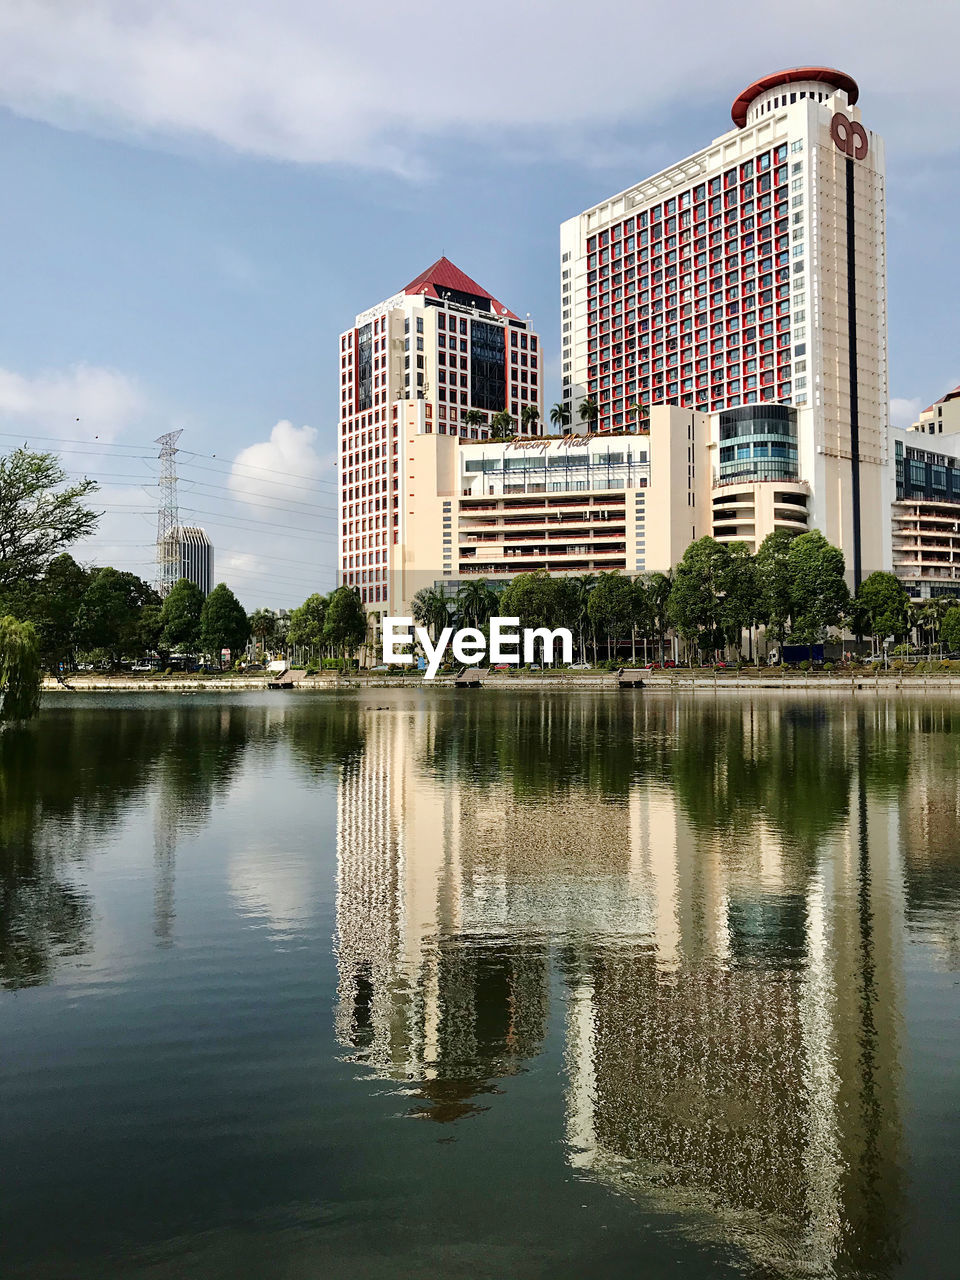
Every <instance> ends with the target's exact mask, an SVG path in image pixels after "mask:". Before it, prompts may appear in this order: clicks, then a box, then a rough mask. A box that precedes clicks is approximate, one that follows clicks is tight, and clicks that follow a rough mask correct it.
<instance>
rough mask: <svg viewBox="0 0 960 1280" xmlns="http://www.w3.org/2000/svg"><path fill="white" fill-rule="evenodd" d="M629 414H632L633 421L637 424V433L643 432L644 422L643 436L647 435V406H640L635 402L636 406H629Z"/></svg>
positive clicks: (648, 427)
mask: <svg viewBox="0 0 960 1280" xmlns="http://www.w3.org/2000/svg"><path fill="white" fill-rule="evenodd" d="M630 412H631V413H632V414H633V417H634V420H635V422H636V424H637V430H638V431H639V432H644V423H645V422H646V432H645V434H648V433H649V431H650V423H649V421H647V417H648V414H649V412H650V407H649V405H645V404H640V402H639V401H637V403H636V404H632V405H631V406H630Z"/></svg>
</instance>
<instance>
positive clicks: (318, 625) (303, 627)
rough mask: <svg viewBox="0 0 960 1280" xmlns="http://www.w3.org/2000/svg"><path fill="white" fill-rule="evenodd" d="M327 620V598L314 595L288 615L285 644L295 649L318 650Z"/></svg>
mask: <svg viewBox="0 0 960 1280" xmlns="http://www.w3.org/2000/svg"><path fill="white" fill-rule="evenodd" d="M326 620H327V597H326V596H321V595H319V594H317V593H314V594H313V595H312V596H308V597H307V599H306V600H304V602H303V604H302V605H301V606H300V608H299V609H294V610H293V612H292V613H291V614H290V623H289V625H288V627H287V644H289V645H296V646H297V648H302V649H309V648H319V647H320V645H322V644H323V628H324V625H325V623H326Z"/></svg>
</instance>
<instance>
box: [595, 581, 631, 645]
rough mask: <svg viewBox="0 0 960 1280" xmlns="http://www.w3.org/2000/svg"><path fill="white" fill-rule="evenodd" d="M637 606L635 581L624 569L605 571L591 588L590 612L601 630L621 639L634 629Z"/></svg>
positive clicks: (616, 638) (608, 635) (615, 639)
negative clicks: (613, 571) (624, 573)
mask: <svg viewBox="0 0 960 1280" xmlns="http://www.w3.org/2000/svg"><path fill="white" fill-rule="evenodd" d="M635 610H636V595H635V592H634V587H633V583H632V582H631V581H630V579H629V578H626V577H624V576H623V574H620V573H601V574H600V576H599V578H598V579H597V582H596V585H595V586H594V588H593V590H592V591H591V592H590V599H589V603H588V605H587V613H588V615H589V617H590V621H591V623H592V624H593V626H594V627H595V628H596V630H597V631H599V632H601V633H603V634H605V635H606V636H607V637H608V641H609V640H614V641H618V640H621V639H622V638H623V637H624V636H625V635H627V634H628V633H629V631H630V628H631V624H632V622H633V618H634V615H635Z"/></svg>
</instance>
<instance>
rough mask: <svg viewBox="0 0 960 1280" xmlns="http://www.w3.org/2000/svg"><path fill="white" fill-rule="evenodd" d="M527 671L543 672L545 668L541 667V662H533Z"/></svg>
mask: <svg viewBox="0 0 960 1280" xmlns="http://www.w3.org/2000/svg"><path fill="white" fill-rule="evenodd" d="M527 670H528V671H542V670H543V667H541V665H540V663H539V662H531V663H530V665H529V667H527Z"/></svg>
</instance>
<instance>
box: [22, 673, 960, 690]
mask: <svg viewBox="0 0 960 1280" xmlns="http://www.w3.org/2000/svg"><path fill="white" fill-rule="evenodd" d="M453 679H454V678H453V676H438V677H437V678H436V679H435V680H423V679H417V678H412V677H396V676H352V677H345V678H339V677H336V676H329V675H324V676H316V677H310V678H309V679H306V680H303V681H302V682H301V683H300V684H299V685H296V686H294V687H293V688H292V689H288V690H283V691H282V692H283V694H284V696H286V695H288V694H291V693H292V694H298V693H306V692H310V691H313V692H323V693H345V692H349V691H351V690H359V689H406V690H409V689H424V690H427V691H429V690H430V689H452V688H454V683H453ZM643 685H644V689H646V690H649V691H650V692H651V693H684V694H695V695H702V694H714V693H717V694H720V693H733V692H737V691H741V692H756V691H758V690H764V691H772V692H786V691H788V690H789V691H792V692H798V691H800V692H806V693H811V694H828V693H847V694H849V693H895V692H897V691H899V690H904V691H908V690H909V691H913V692H917V693H923V692H930V693H932V692H938V693H960V675H952V674H948V673H943V674H937V673H935V674H932V675H929V676H913V675H899V674H895V673H888V674H886V675H883V676H879V677H878V676H873V675H866V674H861V675H857V674H854V675H850V674H846V675H824V674H816V675H810V676H806V675H802V674H799V673H798V674H795V675H783V676H767V675H761V676H759V677H757V676H752V677H751V676H742V675H732V674H731V675H725V674H724V675H719V674H718V675H716V676H714V675H713V674H711V673H701V674H696V675H691V674H688V673H680V674H677V675H671V676H665V675H658V674H652V675H649V676H644V682H643ZM266 687H267V685H266V682H265V681H264V680H263V679H262V678H261V679H254V678H250V679H244V678H243V677H236V676H231V677H229V678H227V679H217V678H212V679H207V680H205V679H190V678H184V679H179V680H178V679H176V678H171V679H155V680H151V679H150V678H149V677H146V678H144V679H136V678H134V677H124V676H117V677H110V676H100V677H96V676H82V677H78V678H76V679H71V680H69V681H68V682H67V684H66V685H63V684H59V683H58V682H57V681H56V680H49V679H48V680H45V681H44V682H43V689H44V692H47V693H55V692H75V693H85V692H86V693H121V692H122V693H242V692H253V691H259V692H263V691H264V690H266ZM482 688H484V689H501V690H503V689H527V690H531V689H535V690H539V691H541V692H544V693H562V692H565V691H568V692H569V691H577V692H583V691H587V690H604V691H612V692H618V691H619V689H618V684H617V677H616V675H615V674H614V673H613V672H598V673H596V674H592V673H584V674H576V675H574V674H566V673H565V674H563V675H542V676H538V675H535V674H533V673H523V674H518V675H507V674H502V675H487V676H484V678H483V685H482ZM461 692H463V693H464V694H465V695H469V694H470V693H472V692H475V689H464V690H462V691H461ZM624 692H627V691H626V690H625V691H624ZM640 692H642V691H640ZM278 696H279V692H278Z"/></svg>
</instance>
